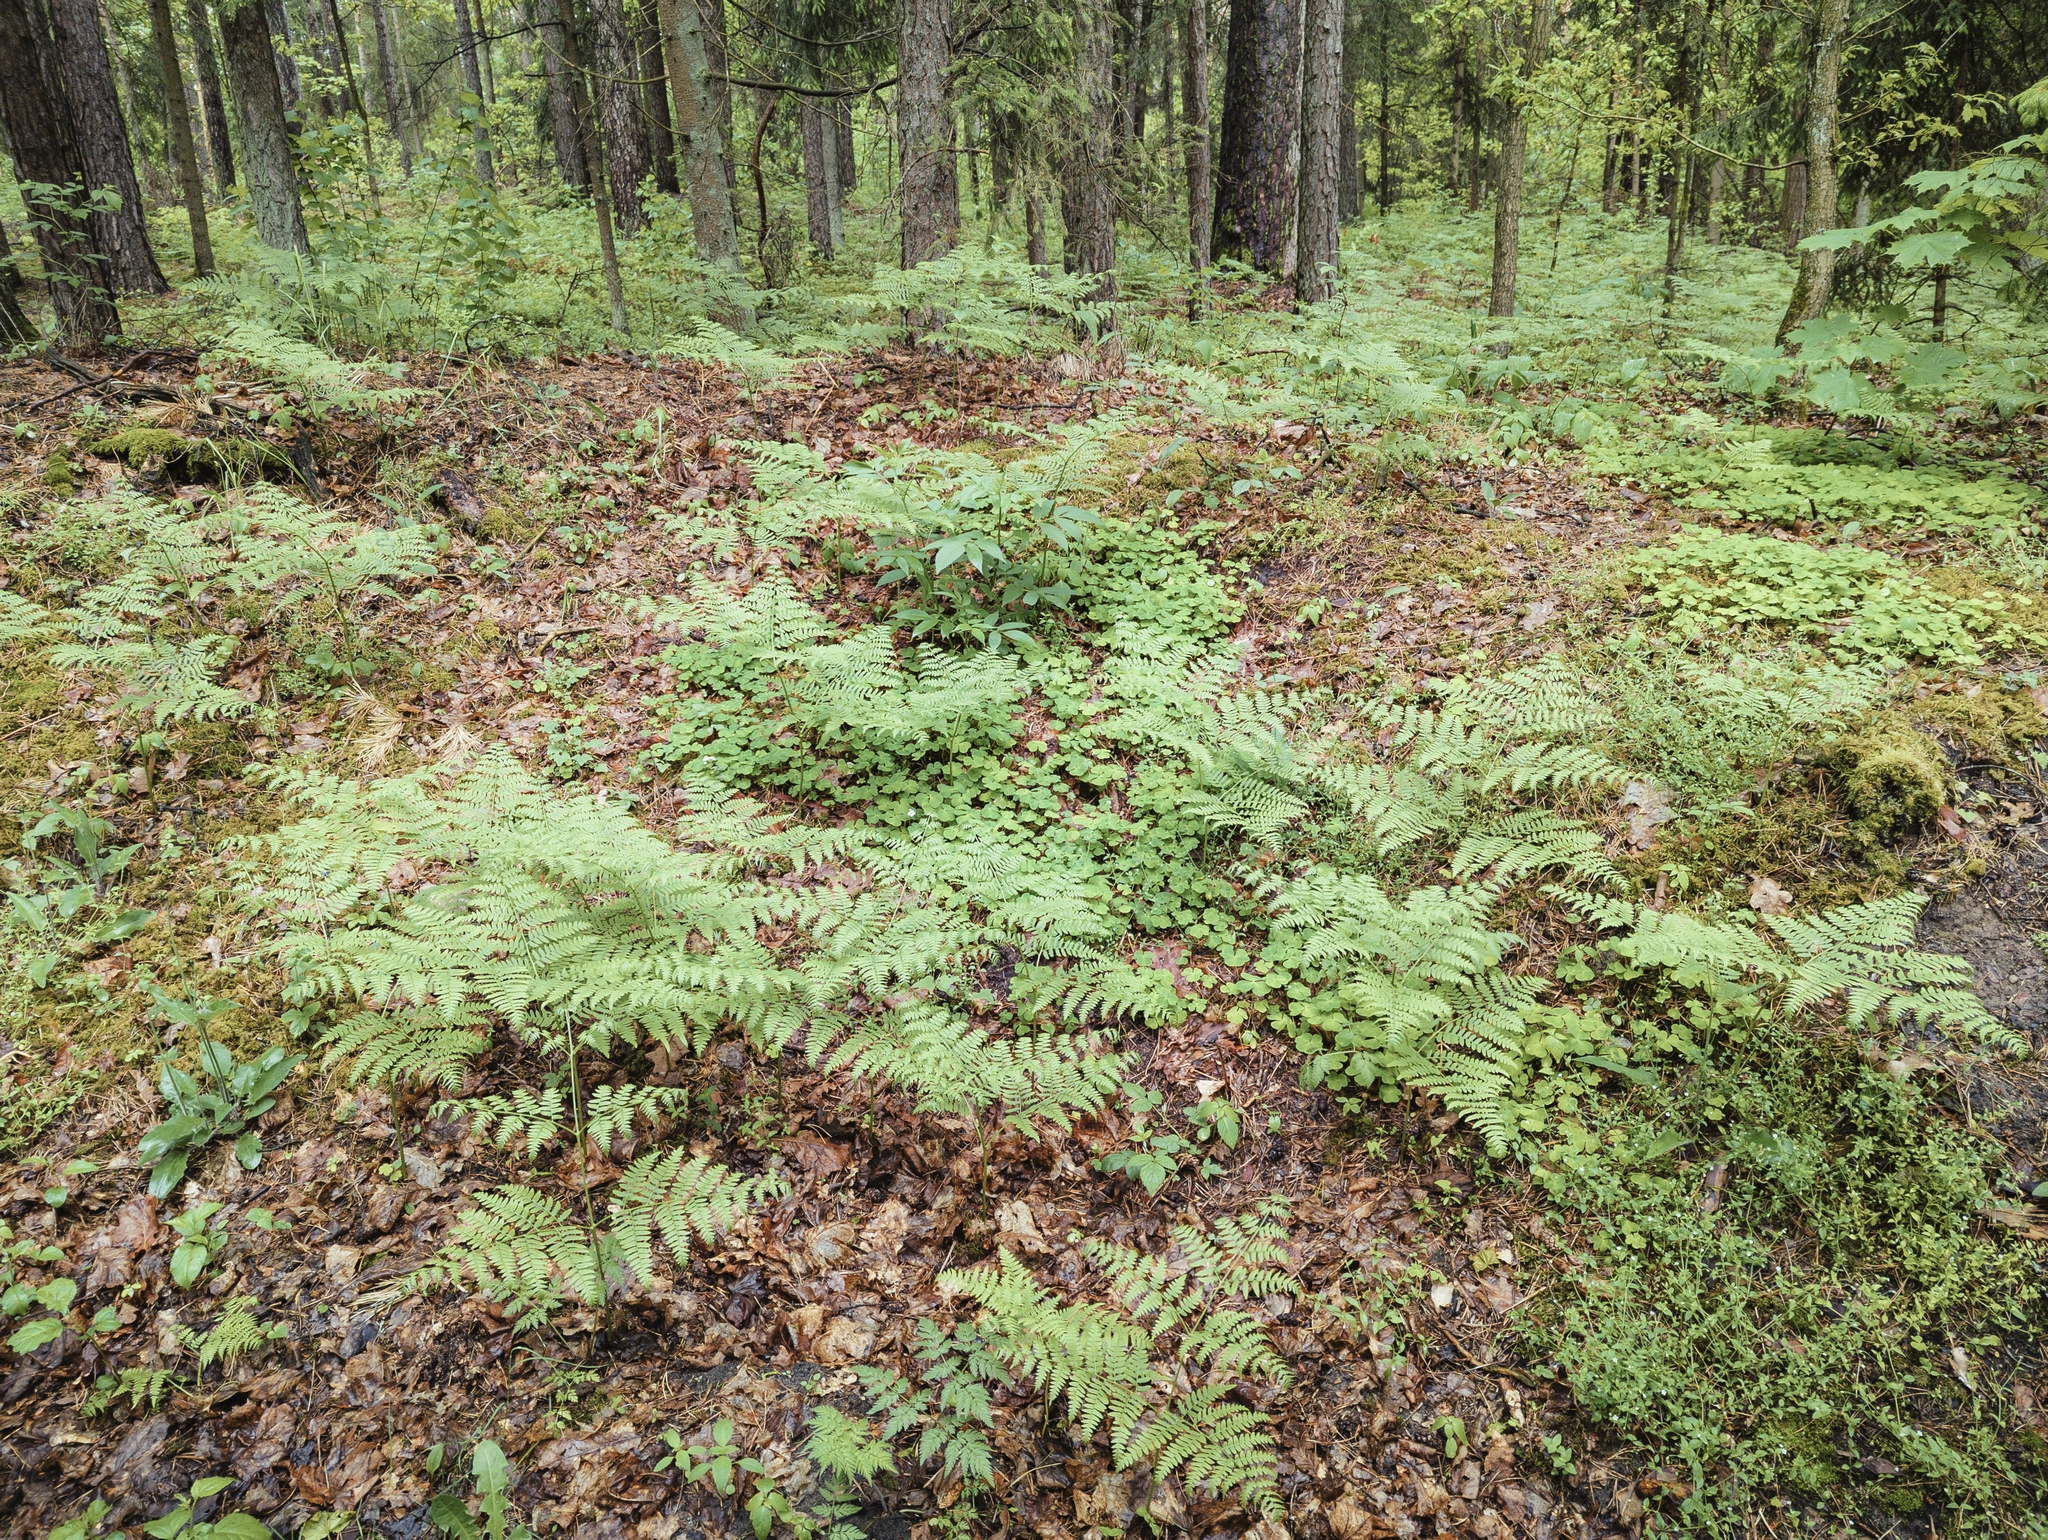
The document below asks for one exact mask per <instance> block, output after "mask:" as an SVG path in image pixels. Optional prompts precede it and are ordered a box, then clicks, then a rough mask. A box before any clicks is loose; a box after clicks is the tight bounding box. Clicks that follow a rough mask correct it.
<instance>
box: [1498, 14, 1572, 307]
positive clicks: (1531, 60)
mask: <svg viewBox="0 0 2048 1540" xmlns="http://www.w3.org/2000/svg"><path fill="white" fill-rule="evenodd" d="M1554 15H1555V12H1554V10H1553V0H1536V3H1535V5H1534V7H1533V8H1532V14H1531V15H1530V18H1529V39H1528V43H1527V45H1526V46H1525V48H1524V50H1523V54H1522V86H1523V87H1524V90H1519V91H1516V92H1515V93H1514V95H1512V96H1510V97H1509V98H1508V100H1507V103H1506V114H1505V117H1504V119H1503V121H1502V123H1501V132H1500V193H1499V197H1498V201H1497V202H1496V204H1495V206H1494V211H1493V288H1492V292H1491V293H1490V294H1489V295H1488V297H1487V302H1486V313H1487V314H1488V315H1490V316H1511V315H1513V314H1514V313H1515V274H1516V270H1517V269H1518V268H1519V266H1520V265H1521V260H1522V169H1523V164H1524V162H1525V161H1526V160H1527V158H1528V152H1529V114H1528V110H1527V107H1526V105H1525V93H1526V88H1527V86H1528V84H1529V82H1531V81H1533V80H1534V79H1535V78H1536V75H1537V72H1538V71H1540V70H1541V69H1542V68H1543V64H1544V61H1545V60H1546V59H1547V58H1549V56H1550V28H1551V22H1552V19H1553V17H1554Z"/></svg>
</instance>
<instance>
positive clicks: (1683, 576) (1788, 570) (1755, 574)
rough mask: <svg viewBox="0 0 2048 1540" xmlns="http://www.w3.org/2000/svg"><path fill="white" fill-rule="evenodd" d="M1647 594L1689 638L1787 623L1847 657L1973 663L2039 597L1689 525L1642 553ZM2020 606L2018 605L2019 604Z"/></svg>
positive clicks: (1992, 649) (1862, 554) (2009, 636)
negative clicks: (1948, 589)
mask: <svg viewBox="0 0 2048 1540" xmlns="http://www.w3.org/2000/svg"><path fill="white" fill-rule="evenodd" d="M1634 561H1635V567H1636V570H1637V571H1638V572H1640V573H1642V574H1644V575H1645V576H1646V577H1647V578H1648V579H1649V580H1650V597H1651V600H1652V602H1653V603H1655V604H1656V605H1657V606H1658V607H1659V608H1660V609H1662V610H1664V611H1665V612H1666V613H1667V614H1668V616H1669V621H1670V625H1671V627H1672V629H1673V631H1674V632H1676V633H1677V634H1678V635H1679V636H1681V637H1685V638H1692V637H1697V636H1700V635H1703V634H1705V633H1706V632H1708V631H1710V630H1723V629H1725V628H1728V627H1733V626H1765V627H1772V628H1782V629H1784V630H1787V631H1789V632H1790V633H1791V634H1793V635H1794V636H1798V637H1803V638H1814V639H1817V640H1820V641H1822V642H1823V643H1824V645H1826V646H1827V648H1828V649H1829V650H1830V651H1831V652H1833V653H1834V654H1835V656H1836V657H1838V658H1841V659H1843V660H1844V661H1853V660H1862V659H1875V660H1881V661H1884V662H1886V663H1887V665H1888V666H1891V667H1896V666H1898V664H1899V663H1900V662H1901V661H1903V660H1905V659H1908V658H1925V659H1928V660H1930V661H1932V662H1935V663H1940V664H1946V665H1963V666H1968V667H1973V666H1977V665H1980V664H1982V663H1983V662H1984V661H1985V659H1986V657H1987V656H1989V655H1992V654H1995V653H1998V652H2002V651H2005V650H2008V649H2010V648H2012V647H2013V646H2015V645H2018V644H2019V643H2021V642H2022V641H2023V639H2025V638H2028V637H2030V636H2032V635H2033V634H2034V630H2035V628H2034V627H2033V625H2031V624H2030V623H2029V622H2030V616H2029V615H2028V614H2027V611H2029V610H2030V609H2031V607H2032V605H2033V602H2034V601H2033V600H2031V599H2030V598H2028V597H2027V596H2026V595H2024V594H2018V595H2015V596H2014V597H2013V599H2012V601H2011V605H2010V606H2009V605H2008V604H2007V602H2006V601H2005V600H2002V599H1965V598H1959V597H1956V596H1953V595H1950V594H1945V593H1942V592H1940V591H1939V590H1937V589H1935V588H1933V587H1932V586H1930V585H1929V584H1928V582H1927V581H1926V580H1925V579H1924V578H1922V577H1920V576H1919V575H1918V574H1916V573H1915V572H1913V571H1912V569H1910V568H1909V567H1907V566H1906V565H1905V563H1903V562H1901V561H1900V560H1899V559H1898V558H1897V557H1895V556H1890V555H1887V554H1886V553H1884V552H1882V551H1870V550H1864V549H1862V548H1860V547H1857V546H1852V545H1846V544H1844V545H1836V546H1831V547H1827V548H1822V547H1819V546H1812V545H1806V544H1804V543H1802V542H1799V541H1790V540H1772V539H1767V538H1763V537H1760V536H1756V535H1743V534H1715V533H1708V532H1705V531H1701V530H1697V529H1695V530H1690V531H1687V532H1685V533H1682V534H1680V535H1678V536H1675V537H1673V540H1672V543H1671V545H1670V546H1669V547H1668V548H1666V549H1662V550H1657V549H1652V550H1646V551H1642V552H1639V553H1638V554H1637V555H1636V557H1635V558H1634ZM2014 606H2016V607H2017V612H2015V610H2014V608H2013V607H2014Z"/></svg>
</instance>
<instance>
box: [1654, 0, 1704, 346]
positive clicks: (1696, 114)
mask: <svg viewBox="0 0 2048 1540" xmlns="http://www.w3.org/2000/svg"><path fill="white" fill-rule="evenodd" d="M1705 25H1706V11H1705V8H1704V6H1702V5H1701V4H1700V3H1699V0H1685V4H1684V5H1683V6H1682V7H1681V8H1680V10H1679V21H1678V27H1679V34H1678V65H1677V69H1676V71H1675V72H1674V73H1675V79H1674V82H1673V86H1674V89H1673V91H1672V97H1673V105H1674V106H1675V107H1678V108H1680V109H1681V110H1682V111H1683V112H1684V114H1685V142H1684V143H1682V144H1679V145H1677V146H1674V147H1673V150H1672V154H1673V156H1674V157H1675V159H1674V166H1673V176H1672V179H1671V211H1670V222H1669V223H1668V224H1667V225H1666V226H1665V228H1664V305H1665V311H1666V313H1667V314H1669V312H1670V307H1671V306H1672V305H1674V304H1675V303H1676V302H1677V299H1678V262H1679V258H1680V257H1681V256H1683V255H1684V253H1685V227H1686V225H1687V224H1688V223H1689V222H1690V220H1691V217H1692V206H1693V198H1694V196H1695V195H1696V193H1697V188H1696V187H1695V185H1694V184H1695V182H1696V181H1697V177H1696V175H1695V172H1696V170H1697V166H1698V163H1697V162H1696V161H1695V159H1694V158H1693V151H1692V141H1694V140H1696V139H1697V138H1698V137H1699V127H1700V82H1699V76H1700V69H1699V60H1700V52H1701V45H1702V42H1703V39H1702V37H1701V31H1702V29H1703V28H1704V27H1705Z"/></svg>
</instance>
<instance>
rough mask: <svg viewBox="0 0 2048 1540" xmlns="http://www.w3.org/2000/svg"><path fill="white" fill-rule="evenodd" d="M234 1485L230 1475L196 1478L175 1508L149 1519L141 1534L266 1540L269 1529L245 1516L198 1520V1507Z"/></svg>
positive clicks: (169, 1539) (187, 1539)
mask: <svg viewBox="0 0 2048 1540" xmlns="http://www.w3.org/2000/svg"><path fill="white" fill-rule="evenodd" d="M234 1484H235V1478H234V1477H233V1476H202V1477H200V1478H199V1479H198V1480H197V1481H195V1482H193V1483H192V1485H191V1486H190V1487H188V1488H187V1489H186V1491H185V1495H184V1497H182V1498H181V1499H179V1502H178V1505H177V1506H176V1507H175V1508H173V1509H171V1511H170V1512H169V1513H166V1514H164V1515H163V1516H162V1517H161V1518H156V1519H151V1520H150V1521H149V1522H148V1523H147V1524H145V1525H143V1526H142V1532H143V1533H144V1534H145V1535H149V1536H151V1537H152V1540H270V1531H269V1529H267V1528H266V1527H265V1526H264V1524H263V1522H262V1521H261V1520H260V1519H257V1518H255V1517H254V1516H253V1515H250V1514H247V1513H222V1514H217V1515H216V1516H215V1517H214V1518H212V1519H208V1520H204V1521H202V1520H200V1519H199V1517H198V1511H199V1505H200V1504H201V1503H203V1502H205V1501H206V1499H208V1498H209V1497H218V1496H219V1495H220V1494H221V1493H223V1492H225V1491H226V1490H227V1489H228V1488H229V1487H231V1486H233V1485H234Z"/></svg>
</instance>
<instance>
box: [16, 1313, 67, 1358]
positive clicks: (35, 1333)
mask: <svg viewBox="0 0 2048 1540" xmlns="http://www.w3.org/2000/svg"><path fill="white" fill-rule="evenodd" d="M63 1335H64V1323H63V1322H62V1321H60V1320H58V1319H57V1318H56V1317H55V1316H44V1317H43V1318H42V1319H41V1320H39V1321H30V1322H29V1323H28V1325H26V1326H24V1327H22V1328H21V1329H20V1330H19V1331H17V1332H15V1334H14V1335H13V1336H11V1337H9V1338H8V1339H7V1345H8V1346H9V1347H11V1348H12V1349H14V1351H15V1352H17V1353H33V1352H34V1351H35V1350H36V1349H37V1348H39V1347H41V1346H42V1345H43V1344H44V1343H46V1342H55V1341H56V1340H57V1339H58V1338H59V1337H61V1336H63Z"/></svg>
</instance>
